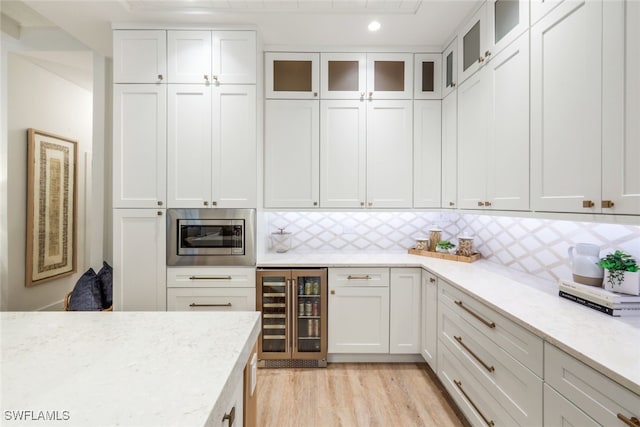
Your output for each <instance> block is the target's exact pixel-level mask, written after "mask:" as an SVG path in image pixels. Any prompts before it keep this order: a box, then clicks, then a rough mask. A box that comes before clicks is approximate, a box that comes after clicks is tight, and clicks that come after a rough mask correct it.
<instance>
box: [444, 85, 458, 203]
mask: <svg viewBox="0 0 640 427" xmlns="http://www.w3.org/2000/svg"><path fill="white" fill-rule="evenodd" d="M441 165H442V166H441V167H442V171H441V174H440V179H441V180H442V195H441V197H440V199H441V207H443V208H455V207H456V202H457V200H458V94H457V91H454V92H453V93H450V94H449V95H447V96H446V97H445V98H444V99H443V100H442V162H441Z"/></svg>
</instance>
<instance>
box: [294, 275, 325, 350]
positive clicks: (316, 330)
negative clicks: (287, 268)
mask: <svg viewBox="0 0 640 427" xmlns="http://www.w3.org/2000/svg"><path fill="white" fill-rule="evenodd" d="M323 273H325V272H323V271H313V272H308V271H307V272H305V271H299V272H296V271H294V272H293V284H294V285H295V286H294V288H293V291H294V293H295V295H294V297H293V298H292V304H293V307H292V310H293V316H292V317H293V319H294V321H293V323H294V329H293V340H294V342H293V346H294V348H293V358H294V359H317V358H324V357H326V345H327V344H326V343H327V337H326V335H327V321H326V318H327V309H326V301H327V297H326V296H327V280H326V275H324V274H323ZM321 354H324V355H325V356H324V357H319V355H321Z"/></svg>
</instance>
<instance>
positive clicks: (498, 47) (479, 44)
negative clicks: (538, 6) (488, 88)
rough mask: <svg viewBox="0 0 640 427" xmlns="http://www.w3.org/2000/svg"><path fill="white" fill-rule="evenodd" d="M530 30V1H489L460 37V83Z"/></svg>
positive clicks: (466, 25) (464, 27)
mask: <svg viewBox="0 0 640 427" xmlns="http://www.w3.org/2000/svg"><path fill="white" fill-rule="evenodd" d="M528 28H529V1H528V0H487V1H486V2H485V3H484V4H483V5H482V6H481V7H480V8H479V9H478V10H477V11H476V12H475V14H474V15H473V16H472V17H471V18H469V19H468V20H467V21H466V22H465V24H464V25H463V26H462V28H461V31H460V32H459V33H458V52H459V61H458V79H459V80H460V83H462V82H463V81H465V80H466V79H467V78H469V77H471V76H472V75H473V74H474V73H475V72H476V71H478V70H479V69H480V68H482V67H483V66H484V65H486V64H487V63H488V62H490V61H491V59H492V58H493V57H495V56H496V55H497V54H499V53H500V52H501V51H502V50H503V49H504V48H506V47H507V46H509V44H511V43H512V42H513V41H514V40H516V39H517V38H518V37H520V35H521V34H522V33H524V32H525V31H526V30H527V29H528Z"/></svg>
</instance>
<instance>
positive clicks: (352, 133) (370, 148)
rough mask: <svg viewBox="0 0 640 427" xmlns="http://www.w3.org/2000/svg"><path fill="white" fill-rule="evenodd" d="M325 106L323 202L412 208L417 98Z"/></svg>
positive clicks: (335, 205)
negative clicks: (414, 100) (413, 107)
mask: <svg viewBox="0 0 640 427" xmlns="http://www.w3.org/2000/svg"><path fill="white" fill-rule="evenodd" d="M320 106H321V117H320V125H321V130H320V137H321V141H320V155H321V158H320V191H321V194H320V206H322V207H332V208H342V207H350V208H361V207H365V206H366V207H410V206H411V200H412V192H411V187H412V185H411V184H412V176H411V171H412V159H411V155H412V147H411V144H408V142H410V139H411V128H410V126H411V123H412V117H410V116H409V114H410V113H411V101H370V102H369V103H367V104H365V103H364V102H362V101H359V100H326V101H325V100H322V101H321V105H320ZM432 122H433V120H432ZM429 131H431V130H429ZM432 135H433V133H430V134H428V135H426V136H425V139H426V138H428V137H430V136H432ZM392 136H393V137H392ZM421 142H422V141H421ZM428 142H429V143H434V141H433V140H430V141H428ZM425 145H426V144H425ZM425 149H426V148H425Z"/></svg>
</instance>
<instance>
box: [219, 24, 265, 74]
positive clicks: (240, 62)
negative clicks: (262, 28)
mask: <svg viewBox="0 0 640 427" xmlns="http://www.w3.org/2000/svg"><path fill="white" fill-rule="evenodd" d="M211 45H212V49H213V53H212V61H213V65H212V71H211V73H212V79H213V81H214V83H220V84H256V54H257V52H256V32H255V31H213V32H212V33H211Z"/></svg>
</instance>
